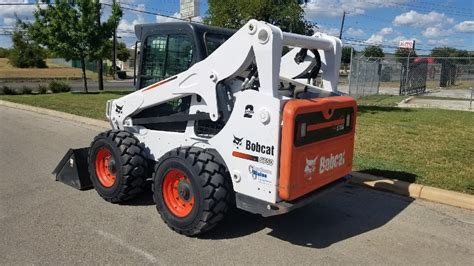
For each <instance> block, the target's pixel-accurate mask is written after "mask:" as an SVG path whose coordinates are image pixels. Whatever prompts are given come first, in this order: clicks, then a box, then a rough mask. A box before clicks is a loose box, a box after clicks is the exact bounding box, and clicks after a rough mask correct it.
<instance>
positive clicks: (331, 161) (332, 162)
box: [304, 151, 346, 176]
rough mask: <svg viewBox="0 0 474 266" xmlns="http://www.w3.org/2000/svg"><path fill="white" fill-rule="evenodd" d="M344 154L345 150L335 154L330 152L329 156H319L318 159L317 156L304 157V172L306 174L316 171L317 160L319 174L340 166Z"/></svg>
mask: <svg viewBox="0 0 474 266" xmlns="http://www.w3.org/2000/svg"><path fill="white" fill-rule="evenodd" d="M345 155H346V151H343V152H341V153H337V154H332V153H331V154H330V155H329V156H321V157H320V158H319V160H318V157H319V156H316V157H314V158H313V159H308V158H306V164H305V167H304V173H305V175H306V176H311V175H313V174H314V173H315V172H316V169H318V166H316V164H317V162H319V171H318V172H319V174H322V173H324V172H327V171H330V170H333V169H334V168H337V167H341V166H343V165H344V163H345V162H346V159H345Z"/></svg>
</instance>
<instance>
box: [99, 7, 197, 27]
mask: <svg viewBox="0 0 474 266" xmlns="http://www.w3.org/2000/svg"><path fill="white" fill-rule="evenodd" d="M103 5H105V6H109V7H111V6H112V5H111V4H106V3H103ZM120 8H121V9H124V10H128V11H133V12H139V13H144V14H148V15H155V16H161V17H165V18H171V19H177V20H182V21H186V22H189V20H187V19H184V18H177V17H173V16H168V15H163V14H160V13H156V12H150V11H145V10H140V9H135V8H130V7H124V6H121V7H120ZM193 22H194V23H198V24H203V23H201V22H197V21H193Z"/></svg>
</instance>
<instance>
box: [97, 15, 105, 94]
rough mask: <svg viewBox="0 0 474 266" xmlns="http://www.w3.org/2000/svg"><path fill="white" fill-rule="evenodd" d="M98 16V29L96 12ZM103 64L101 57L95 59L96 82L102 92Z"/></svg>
mask: <svg viewBox="0 0 474 266" xmlns="http://www.w3.org/2000/svg"><path fill="white" fill-rule="evenodd" d="M98 13H99V15H98V16H97V25H98V26H99V27H100V12H98ZM103 70H104V62H103V61H102V55H100V56H99V58H98V59H97V75H98V81H99V90H100V91H103V90H104V73H103Z"/></svg>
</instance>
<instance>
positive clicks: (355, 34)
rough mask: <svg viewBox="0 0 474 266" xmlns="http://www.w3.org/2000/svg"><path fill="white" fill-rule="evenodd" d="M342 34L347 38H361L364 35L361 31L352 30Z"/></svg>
mask: <svg viewBox="0 0 474 266" xmlns="http://www.w3.org/2000/svg"><path fill="white" fill-rule="evenodd" d="M344 33H345V34H346V35H347V36H349V37H362V36H364V35H365V32H364V31H363V30H361V29H354V28H349V29H347V30H346V31H345V32H344Z"/></svg>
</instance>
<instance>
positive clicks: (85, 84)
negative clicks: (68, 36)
mask: <svg viewBox="0 0 474 266" xmlns="http://www.w3.org/2000/svg"><path fill="white" fill-rule="evenodd" d="M81 68H82V79H83V80H84V91H85V92H86V93H89V91H88V90H87V77H86V60H85V59H84V57H81Z"/></svg>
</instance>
